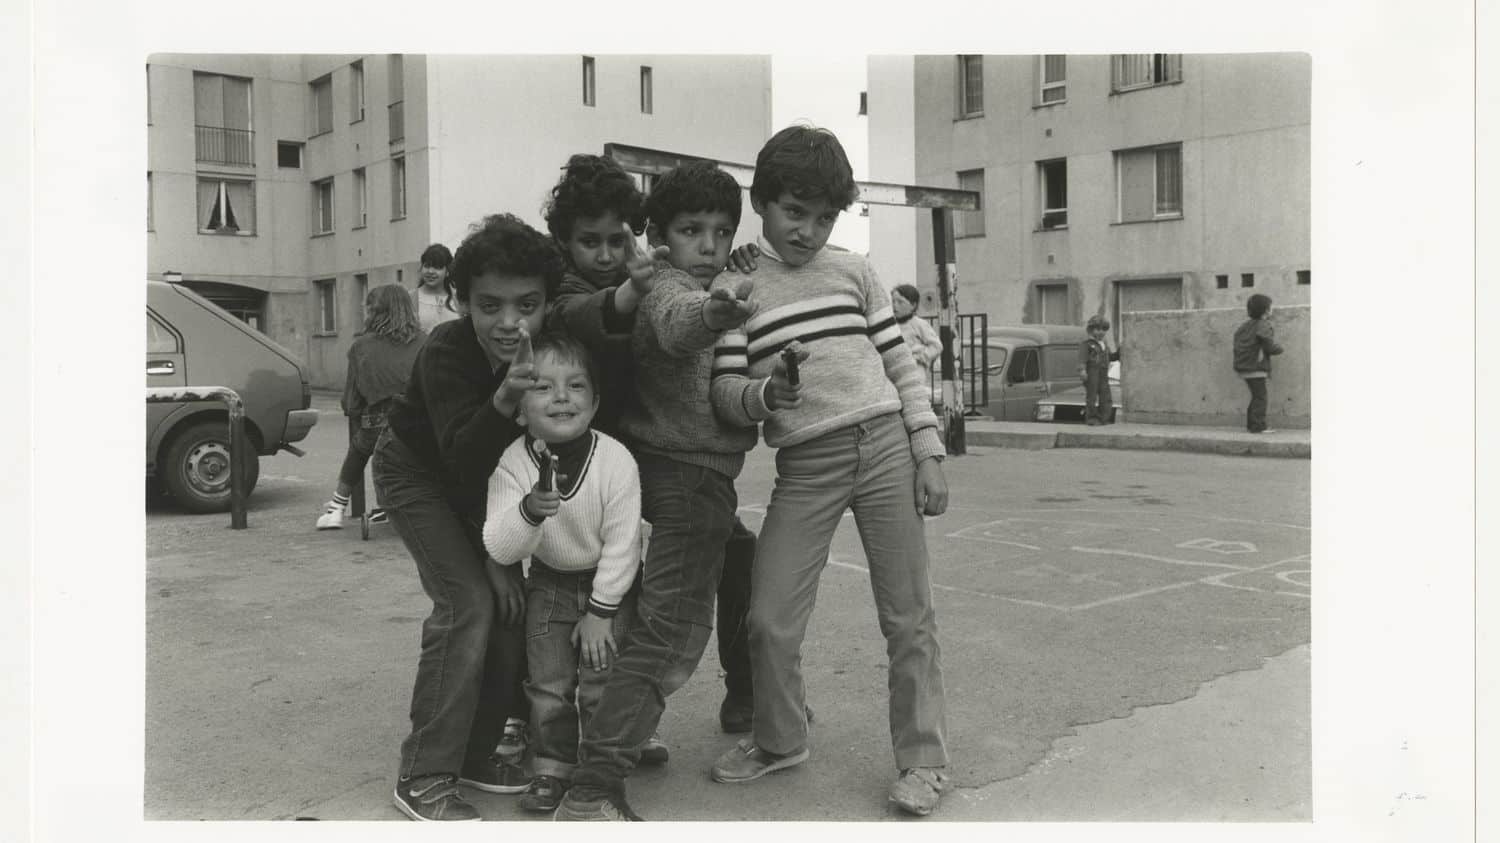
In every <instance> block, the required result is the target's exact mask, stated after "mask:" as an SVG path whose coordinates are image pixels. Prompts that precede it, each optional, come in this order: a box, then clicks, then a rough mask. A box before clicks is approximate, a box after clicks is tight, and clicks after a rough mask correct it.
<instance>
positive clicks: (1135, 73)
mask: <svg viewBox="0 0 1500 843" xmlns="http://www.w3.org/2000/svg"><path fill="white" fill-rule="evenodd" d="M1109 69H1110V90H1111V91H1112V92H1115V93H1119V92H1120V91H1133V90H1135V89H1137V88H1150V87H1152V86H1153V85H1166V84H1168V83H1171V82H1181V81H1182V55H1181V54H1180V53H1129V54H1119V55H1113V56H1110V57H1109Z"/></svg>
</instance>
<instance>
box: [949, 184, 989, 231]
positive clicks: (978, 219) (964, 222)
mask: <svg viewBox="0 0 1500 843" xmlns="http://www.w3.org/2000/svg"><path fill="white" fill-rule="evenodd" d="M958 189H959V190H972V191H974V192H976V193H978V194H979V210H977V211H959V212H958V213H956V214H954V215H953V223H954V225H953V229H954V231H953V236H954V237H983V236H984V170H965V171H963V172H961V173H959V174H958Z"/></svg>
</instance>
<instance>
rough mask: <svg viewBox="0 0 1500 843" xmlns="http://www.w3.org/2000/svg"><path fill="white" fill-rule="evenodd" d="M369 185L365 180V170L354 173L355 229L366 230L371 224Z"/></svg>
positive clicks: (357, 170)
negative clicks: (366, 226)
mask: <svg viewBox="0 0 1500 843" xmlns="http://www.w3.org/2000/svg"><path fill="white" fill-rule="evenodd" d="M369 198H370V197H369V185H368V182H367V181H366V180H365V168H364V167H359V168H357V169H355V171H354V226H353V227H354V228H364V227H365V225H366V224H367V223H368V222H369Z"/></svg>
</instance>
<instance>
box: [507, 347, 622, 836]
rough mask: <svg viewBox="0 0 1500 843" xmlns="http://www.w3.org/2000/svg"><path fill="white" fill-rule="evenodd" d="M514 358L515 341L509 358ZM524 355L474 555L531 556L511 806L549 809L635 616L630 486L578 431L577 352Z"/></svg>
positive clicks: (590, 372) (612, 451)
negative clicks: (518, 753) (527, 386)
mask: <svg viewBox="0 0 1500 843" xmlns="http://www.w3.org/2000/svg"><path fill="white" fill-rule="evenodd" d="M526 353H527V352H526V349H525V342H524V341H523V348H522V350H521V351H520V352H518V354H517V359H520V357H521V356H522V355H524V354H526ZM532 354H534V360H535V367H536V386H535V387H534V388H533V389H532V390H531V391H530V392H529V393H527V394H526V395H525V397H523V398H522V400H521V406H520V410H519V413H518V416H517V420H518V421H519V422H520V423H521V424H522V425H523V426H524V427H525V428H526V430H527V435H526V436H525V437H523V438H522V439H518V440H516V441H515V442H514V443H512V444H511V445H510V447H508V448H507V449H506V450H505V453H504V454H502V455H501V457H500V462H499V464H498V465H497V466H496V468H495V473H494V475H493V476H492V477H491V478H490V492H489V508H488V512H487V514H486V517H485V522H484V546H485V550H486V551H488V552H489V555H490V564H500V565H514V564H516V563H518V562H520V561H521V560H522V559H524V558H526V557H528V556H529V557H531V568H530V572H529V573H528V576H527V583H526V633H527V637H526V659H527V664H528V669H529V673H530V677H529V678H528V679H527V681H526V695H527V697H528V699H529V700H530V702H531V723H532V728H533V730H534V736H533V743H532V748H533V750H534V753H535V757H534V760H533V778H532V781H531V785H530V788H529V789H528V790H527V792H526V794H525V795H524V796H522V797H521V807H522V808H525V809H527V810H531V811H551V810H553V809H554V808H556V807H557V803H558V801H559V800H560V799H561V798H562V796H563V793H564V792H565V791H566V790H567V788H568V786H569V783H570V782H571V780H572V777H573V770H574V768H575V767H576V766H577V763H578V734H579V726H580V723H582V724H587V722H588V719H589V717H590V716H591V715H592V714H593V711H594V707H595V704H596V703H597V701H598V699H599V694H600V692H601V691H602V690H603V688H604V680H605V678H606V677H607V676H608V675H609V674H608V670H609V667H610V665H611V664H612V662H613V660H614V658H615V656H617V655H618V652H619V645H620V642H622V641H623V640H624V638H625V633H626V631H627V629H628V626H629V624H630V623H631V622H632V621H633V620H634V617H635V597H636V593H637V592H638V591H639V589H638V588H637V587H635V583H636V581H637V575H638V573H639V571H640V566H641V561H640V531H641V528H640V524H641V486H640V475H639V473H638V470H637V468H636V463H635V460H634V459H633V458H632V457H631V456H630V452H629V451H627V450H626V449H625V446H623V445H621V444H620V443H619V442H618V441H616V440H614V439H612V438H610V437H609V436H606V435H605V434H603V433H600V432H598V431H596V430H592V429H590V427H589V423H590V422H591V421H592V420H593V418H594V412H595V411H596V410H597V409H598V407H599V397H598V396H599V393H598V383H597V379H596V370H595V367H594V362H593V360H592V358H591V357H590V356H589V353H588V351H587V350H586V349H585V348H584V347H583V346H582V345H581V344H580V343H579V342H578V341H577V340H575V339H573V338H572V337H569V336H566V335H563V334H542V335H541V336H539V337H537V338H536V340H535V347H534V351H533V352H532ZM582 668H588V669H586V670H585V669H582Z"/></svg>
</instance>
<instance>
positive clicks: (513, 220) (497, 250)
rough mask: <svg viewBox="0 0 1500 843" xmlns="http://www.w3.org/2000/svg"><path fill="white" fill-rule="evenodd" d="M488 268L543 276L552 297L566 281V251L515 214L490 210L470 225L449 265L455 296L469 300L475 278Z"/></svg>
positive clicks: (527, 275)
mask: <svg viewBox="0 0 1500 843" xmlns="http://www.w3.org/2000/svg"><path fill="white" fill-rule="evenodd" d="M487 272H496V273H499V274H501V275H520V276H526V277H531V278H540V279H542V281H543V282H544V283H545V284H546V287H547V300H548V301H551V300H552V298H553V296H555V295H556V294H557V288H558V285H560V284H561V283H562V276H563V259H562V253H561V252H560V251H558V248H557V244H555V243H553V242H552V240H551V239H549V238H548V237H547V235H545V234H543V233H541V232H540V231H537V230H536V229H534V228H532V227H531V226H529V225H527V224H526V223H524V222H522V221H521V219H520V218H519V217H517V216H515V215H514V214H490V215H489V216H487V217H485V218H484V219H483V220H481V221H479V222H477V223H475V224H474V225H472V226H470V227H469V234H468V236H466V237H464V242H463V243H461V244H459V247H458V252H456V253H455V254H454V255H453V264H452V265H451V266H449V267H448V283H449V284H452V285H453V297H454V298H455V299H457V300H458V301H461V302H467V301H468V300H469V290H470V288H471V286H472V284H473V282H474V279H475V278H478V277H479V276H481V275H484V274H485V273H487Z"/></svg>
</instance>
